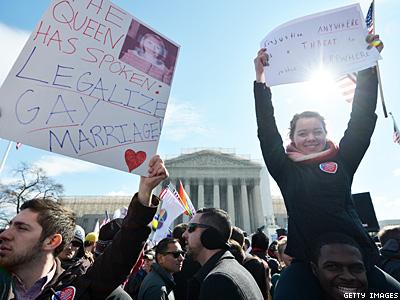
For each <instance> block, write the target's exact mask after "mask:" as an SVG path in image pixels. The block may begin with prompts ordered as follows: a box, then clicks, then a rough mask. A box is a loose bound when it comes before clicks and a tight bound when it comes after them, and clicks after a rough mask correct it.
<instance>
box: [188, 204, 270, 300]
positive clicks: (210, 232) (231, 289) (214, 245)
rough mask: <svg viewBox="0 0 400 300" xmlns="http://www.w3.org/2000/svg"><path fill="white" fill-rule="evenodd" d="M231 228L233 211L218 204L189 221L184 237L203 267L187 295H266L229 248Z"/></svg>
mask: <svg viewBox="0 0 400 300" xmlns="http://www.w3.org/2000/svg"><path fill="white" fill-rule="evenodd" d="M231 231H232V227H231V221H230V218H229V215H228V214H227V213H226V212H225V211H223V210H221V209H218V208H202V209H200V210H198V211H197V213H196V214H195V216H194V217H193V218H192V220H191V221H190V222H189V224H188V227H187V230H186V231H185V233H184V234H183V238H184V239H185V240H186V244H187V250H188V255H189V254H190V255H191V256H192V257H193V259H194V260H195V261H198V262H199V263H200V265H201V268H200V270H199V271H198V272H197V273H196V274H195V275H194V277H193V278H192V279H191V280H190V281H189V283H188V297H187V299H191V300H195V299H201V300H206V299H207V300H208V299H218V300H224V299H226V300H228V299H229V300H242V299H243V300H250V299H251V300H257V299H263V295H262V294H261V291H260V289H259V287H258V285H257V283H256V281H255V280H254V278H253V276H252V275H251V274H250V273H249V272H248V271H247V270H246V269H245V268H244V267H243V266H242V265H240V264H239V263H238V262H237V261H236V259H235V257H234V256H233V255H232V254H231V253H230V252H229V248H230V247H229V245H228V240H229V238H230V236H231Z"/></svg>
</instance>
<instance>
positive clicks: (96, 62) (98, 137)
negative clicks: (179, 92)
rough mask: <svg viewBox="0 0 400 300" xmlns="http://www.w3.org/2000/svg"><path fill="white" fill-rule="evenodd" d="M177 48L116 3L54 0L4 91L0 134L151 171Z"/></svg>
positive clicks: (128, 168) (0, 104)
mask: <svg viewBox="0 0 400 300" xmlns="http://www.w3.org/2000/svg"><path fill="white" fill-rule="evenodd" d="M178 52H179V46H178V45H176V44H175V43H173V42H172V41H170V40H169V39H167V38H166V37H164V36H162V35H161V34H160V33H157V32H156V31H155V30H153V29H151V28H150V27H148V26H144V25H143V24H141V22H139V21H138V20H137V19H135V18H133V16H131V15H129V13H127V12H126V11H124V10H122V9H120V8H119V7H118V6H116V5H114V4H113V3H112V2H110V1H106V0H104V1H101V2H96V3H94V2H93V1H90V0H82V1H73V0H64V1H52V3H51V4H50V6H49V8H48V9H47V11H46V12H45V13H44V15H43V17H42V18H41V19H40V20H39V22H38V23H37V25H36V27H35V29H34V31H33V32H32V34H31V36H30V37H29V39H28V41H27V43H26V44H25V46H24V48H23V50H22V52H21V53H20V55H19V57H18V59H17V61H16V62H15V64H14V66H13V68H12V69H11V71H10V73H9V74H8V76H7V78H6V80H5V81H4V84H3V86H2V87H1V90H0V109H1V112H2V114H1V117H0V137H1V138H5V139H9V140H12V141H18V142H21V143H22V144H26V145H30V146H33V147H36V148H40V149H44V150H47V151H50V152H55V153H59V154H63V155H67V156H70V157H74V158H78V159H82V160H86V161H89V162H93V163H96V164H100V165H104V166H108V167H111V168H115V169H118V170H122V171H126V172H130V173H135V174H139V175H147V169H148V167H147V166H148V162H149V160H150V158H151V157H152V156H153V155H155V153H156V151H157V146H158V142H159V138H160V135H161V129H162V127H163V121H164V116H165V112H166V109H167V103H168V98H169V94H170V90H171V81H172V76H173V70H174V68H175V64H176V60H177V56H178ZM132 57H135V58H132Z"/></svg>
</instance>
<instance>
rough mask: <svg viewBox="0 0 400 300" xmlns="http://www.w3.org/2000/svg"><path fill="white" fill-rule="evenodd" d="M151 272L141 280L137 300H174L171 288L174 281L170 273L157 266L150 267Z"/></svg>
mask: <svg viewBox="0 0 400 300" xmlns="http://www.w3.org/2000/svg"><path fill="white" fill-rule="evenodd" d="M151 268H152V269H151V272H150V273H149V274H147V275H146V277H145V278H144V279H143V282H142V285H141V286H140V290H139V296H138V299H139V300H158V299H160V300H175V296H174V292H173V291H172V288H173V287H174V286H175V282H174V279H173V277H172V275H171V274H170V273H168V272H167V271H165V270H164V269H163V268H162V267H161V266H160V265H159V264H157V263H155V264H153V265H152V267H151Z"/></svg>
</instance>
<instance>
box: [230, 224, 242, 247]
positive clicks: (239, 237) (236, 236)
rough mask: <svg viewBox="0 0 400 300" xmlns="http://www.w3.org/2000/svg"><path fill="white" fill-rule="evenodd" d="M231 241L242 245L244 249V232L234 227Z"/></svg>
mask: <svg viewBox="0 0 400 300" xmlns="http://www.w3.org/2000/svg"><path fill="white" fill-rule="evenodd" d="M231 240H234V241H236V242H237V243H238V244H239V245H240V247H243V245H244V234H243V230H242V229H240V228H239V227H237V226H232V234H231Z"/></svg>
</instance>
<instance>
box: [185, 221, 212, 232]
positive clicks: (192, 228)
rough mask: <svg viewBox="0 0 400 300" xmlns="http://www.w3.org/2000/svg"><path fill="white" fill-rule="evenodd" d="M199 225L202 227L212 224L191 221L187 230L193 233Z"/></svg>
mask: <svg viewBox="0 0 400 300" xmlns="http://www.w3.org/2000/svg"><path fill="white" fill-rule="evenodd" d="M197 227H200V228H209V227H210V226H209V225H206V224H200V223H189V224H188V227H187V231H188V232H189V233H192V232H193V231H195V230H196V228H197Z"/></svg>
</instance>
